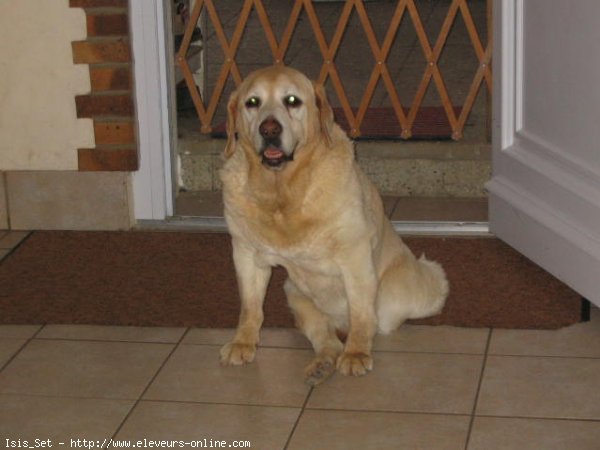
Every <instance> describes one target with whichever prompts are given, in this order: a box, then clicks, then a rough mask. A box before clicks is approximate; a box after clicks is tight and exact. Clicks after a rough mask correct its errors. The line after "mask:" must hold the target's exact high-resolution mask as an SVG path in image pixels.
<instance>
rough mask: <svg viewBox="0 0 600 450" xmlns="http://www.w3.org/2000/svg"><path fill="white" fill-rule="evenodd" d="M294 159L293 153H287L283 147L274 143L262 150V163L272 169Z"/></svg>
mask: <svg viewBox="0 0 600 450" xmlns="http://www.w3.org/2000/svg"><path fill="white" fill-rule="evenodd" d="M293 159H294V154H293V153H291V154H289V155H287V154H286V153H285V152H284V151H283V150H282V149H281V148H279V147H274V146H272V145H269V146H268V147H267V148H265V149H264V150H263V152H262V163H263V164H264V165H265V166H267V167H269V168H271V169H279V168H281V167H282V166H283V164H284V163H285V162H287V161H292V160H293Z"/></svg>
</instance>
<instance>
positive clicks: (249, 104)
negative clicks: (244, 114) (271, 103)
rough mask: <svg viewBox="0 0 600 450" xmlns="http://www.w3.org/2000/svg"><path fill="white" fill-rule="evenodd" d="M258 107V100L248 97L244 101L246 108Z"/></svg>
mask: <svg viewBox="0 0 600 450" xmlns="http://www.w3.org/2000/svg"><path fill="white" fill-rule="evenodd" d="M259 106H260V98H258V97H250V98H249V99H248V100H246V108H258V107H259Z"/></svg>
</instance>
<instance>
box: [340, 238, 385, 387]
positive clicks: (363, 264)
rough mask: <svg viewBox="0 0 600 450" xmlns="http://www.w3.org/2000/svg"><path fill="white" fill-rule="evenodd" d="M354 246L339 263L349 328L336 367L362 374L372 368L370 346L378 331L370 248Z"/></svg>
mask: <svg viewBox="0 0 600 450" xmlns="http://www.w3.org/2000/svg"><path fill="white" fill-rule="evenodd" d="M361 247H364V248H355V249H354V250H353V252H352V255H351V256H350V257H348V258H346V262H345V263H343V264H342V266H341V268H342V277H343V280H344V287H345V289H346V296H347V299H348V310H349V316H350V329H349V331H348V336H347V338H346V345H345V347H344V352H343V353H342V354H341V355H340V356H339V357H338V360H337V369H338V370H339V372H340V373H342V374H344V375H355V376H358V375H365V374H366V373H367V372H368V371H370V370H371V369H372V368H373V359H372V357H371V347H372V342H373V336H374V335H375V332H376V330H377V316H376V314H375V299H376V296H377V276H376V273H375V268H374V265H373V262H372V256H371V249H370V247H368V246H367V245H365V246H361Z"/></svg>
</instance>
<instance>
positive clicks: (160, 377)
mask: <svg viewBox="0 0 600 450" xmlns="http://www.w3.org/2000/svg"><path fill="white" fill-rule="evenodd" d="M25 236H26V235H25V234H19V235H15V234H13V233H7V232H2V231H0V248H3V249H6V250H7V251H10V248H12V246H14V245H17V244H18V242H19V240H20V239H22V238H23V237H25ZM231 335H232V330H222V329H186V328H140V327H100V326H81V325H79V326H68V325H45V326H42V325H36V324H31V325H18V326H9V325H5V326H0V447H1V448H6V447H10V444H11V443H12V441H15V442H18V440H19V439H20V440H21V443H23V441H25V440H27V441H28V443H29V444H30V445H35V439H39V440H40V441H38V442H39V443H41V442H43V441H46V442H48V440H51V442H52V444H53V447H54V448H67V447H71V444H77V443H78V442H79V443H80V444H82V445H83V444H84V441H83V440H84V439H85V440H86V441H85V443H87V444H88V446H89V445H90V443H94V444H95V445H96V447H97V448H98V447H100V446H101V445H102V444H104V442H105V441H104V440H105V439H106V440H110V439H113V440H115V441H117V440H119V441H129V442H131V443H132V444H141V445H144V444H145V445H146V446H147V447H146V448H149V447H148V446H149V441H150V440H162V441H167V440H176V441H182V443H189V444H191V443H192V441H194V443H195V444H196V446H199V445H200V444H202V445H206V446H210V445H211V444H212V445H213V447H212V448H217V447H215V446H216V445H217V444H216V442H217V441H224V442H225V447H226V448H234V445H238V448H239V446H243V445H247V444H246V442H248V443H249V444H250V445H251V447H249V448H256V449H301V450H303V449H323V450H325V449H345V450H346V449H361V450H362V449H427V450H429V449H469V450H472V449H486V450H489V449H519V450H520V449H536V450H538V449H569V450H578V449H590V450H591V449H598V448H600V444H599V443H600V310H598V309H595V308H594V309H593V310H592V320H591V321H590V322H587V323H583V324H579V325H575V326H572V327H568V328H565V329H562V330H556V331H532V330H525V331H524V330H496V329H494V330H490V329H465V328H453V327H426V326H414V325H412V326H408V325H407V326H404V327H402V328H401V329H400V330H398V331H397V332H395V333H394V334H392V335H390V336H378V337H377V338H376V340H375V344H374V361H375V367H374V370H373V372H372V373H371V374H369V375H368V376H366V377H362V378H346V377H342V376H339V375H335V376H333V377H332V378H331V379H330V380H328V381H327V382H326V383H324V384H323V385H321V386H318V387H315V388H311V387H309V386H307V385H305V384H304V383H303V380H302V368H303V366H304V365H305V364H307V363H308V361H309V360H310V358H311V350H310V348H309V346H308V343H307V341H306V340H305V339H304V338H303V337H302V336H301V335H300V334H299V333H297V332H296V331H294V330H289V329H267V330H263V333H262V340H261V348H260V349H259V351H258V354H257V357H256V361H255V362H254V363H253V364H252V365H249V366H246V367H221V366H220V365H219V363H218V350H219V346H220V345H222V344H223V343H224V342H226V341H227V340H228V339H229V338H230V337H231ZM7 439H8V440H9V441H8V442H7V441H6V440H7ZM144 439H145V440H146V441H144ZM78 440H79V441H78ZM205 440H206V441H205ZM138 441H141V442H138ZM61 442H62V443H64V445H60V443H61ZM177 444H178V445H179V443H177ZM230 446H231V447H230ZM138 448H139V445H138ZM184 448H186V447H184ZM187 448H192V447H191V445H190V446H188V447H187ZM209 448H210V447H209Z"/></svg>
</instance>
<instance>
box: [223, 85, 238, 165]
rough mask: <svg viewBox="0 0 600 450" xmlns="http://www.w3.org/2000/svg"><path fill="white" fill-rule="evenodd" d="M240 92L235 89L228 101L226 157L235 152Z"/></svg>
mask: <svg viewBox="0 0 600 450" xmlns="http://www.w3.org/2000/svg"><path fill="white" fill-rule="evenodd" d="M237 103H238V92H237V91H233V92H232V93H231V95H230V96H229V101H228V102H227V128H226V129H227V144H226V145H225V151H224V152H223V154H224V155H225V158H230V157H231V156H232V155H233V153H234V152H235V144H236V141H237V131H236V117H237Z"/></svg>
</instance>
